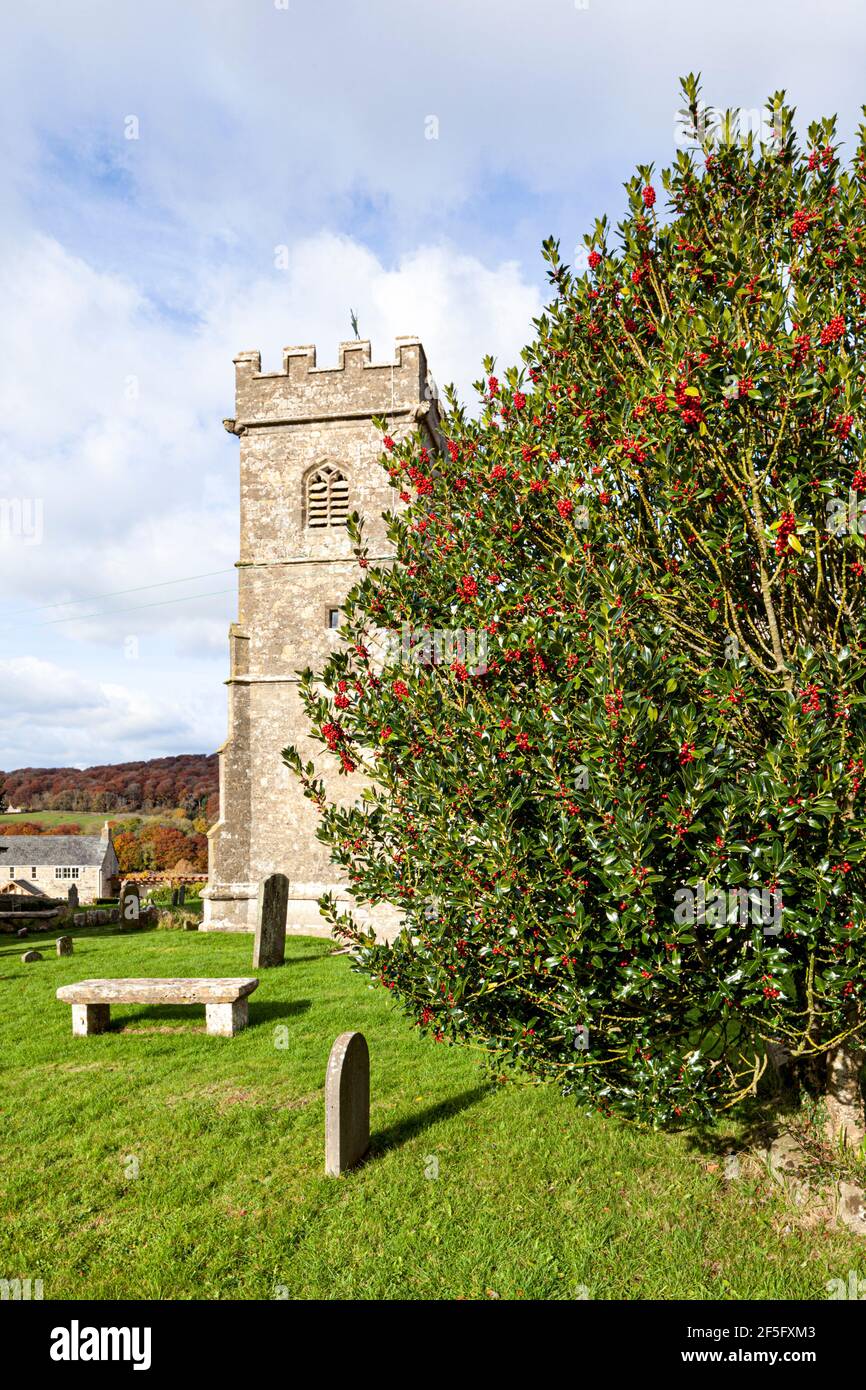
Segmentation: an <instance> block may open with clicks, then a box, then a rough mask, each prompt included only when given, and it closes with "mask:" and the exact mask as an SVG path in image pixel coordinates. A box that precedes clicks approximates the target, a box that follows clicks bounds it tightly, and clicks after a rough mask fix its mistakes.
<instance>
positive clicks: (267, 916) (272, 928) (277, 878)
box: [253, 874, 289, 970]
mask: <svg viewBox="0 0 866 1390" xmlns="http://www.w3.org/2000/svg"><path fill="white" fill-rule="evenodd" d="M288 910H289V880H288V879H287V878H286V876H285V874H271V875H270V876H269V877H268V878H266V879H263V880H262V882H261V883H260V884H259V902H258V910H257V912H256V941H255V946H254V947H253V969H254V970H258V969H265V968H266V967H267V966H269V965H282V963H283V961H284V960H285V956H286V913H287V912H288Z"/></svg>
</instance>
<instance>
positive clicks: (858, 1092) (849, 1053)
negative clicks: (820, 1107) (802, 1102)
mask: <svg viewBox="0 0 866 1390" xmlns="http://www.w3.org/2000/svg"><path fill="white" fill-rule="evenodd" d="M863 1060H864V1054H863V1051H862V1049H861V1048H859V1047H856V1046H854V1047H852V1046H850V1045H848V1046H842V1047H837V1048H836V1049H835V1050H834V1051H833V1052H830V1053H828V1055H827V1073H826V1082H825V1091H824V1102H825V1104H826V1107H827V1137H828V1138H829V1139H831V1140H832V1141H833V1142H834V1143H839V1142H841V1143H843V1144H850V1145H852V1146H853V1147H855V1148H856V1147H857V1146H858V1145H859V1144H861V1143H862V1142H863V1140H864V1138H866V1115H864V1107H863V1089H862V1086H861V1074H862V1071H863Z"/></svg>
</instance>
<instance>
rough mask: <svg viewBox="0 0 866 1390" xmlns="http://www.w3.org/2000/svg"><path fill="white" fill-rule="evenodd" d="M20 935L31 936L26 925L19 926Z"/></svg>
mask: <svg viewBox="0 0 866 1390" xmlns="http://www.w3.org/2000/svg"><path fill="white" fill-rule="evenodd" d="M18 935H19V936H29V932H28V930H27V928H26V927H19V928H18Z"/></svg>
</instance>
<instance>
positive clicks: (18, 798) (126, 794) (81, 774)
mask: <svg viewBox="0 0 866 1390" xmlns="http://www.w3.org/2000/svg"><path fill="white" fill-rule="evenodd" d="M218 791H219V771H218V760H217V755H216V753H207V754H205V753H183V754H180V755H179V756H177V757H174V758H151V759H149V760H148V761H146V762H137V763H113V764H112V763H109V764H107V765H106V766H104V767H87V768H84V769H83V770H81V769H79V768H77V767H22V768H18V769H17V770H16V771H14V772H0V811H3V810H5V809H6V808H7V807H9V806H14V807H16V808H17V809H19V810H22V811H97V812H118V811H123V812H127V811H141V812H143V813H144V814H145V815H147V814H149V813H152V812H154V811H170V810H174V809H180V810H182V811H183V812H184V814H185V815H186V816H188V817H190V818H191V819H194V818H195V817H197V816H205V817H206V818H208V819H211V820H213V819H215V816H216V798H217V794H218ZM208 801H211V803H212V804H211V806H210V808H209V807H208Z"/></svg>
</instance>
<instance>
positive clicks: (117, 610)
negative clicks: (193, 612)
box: [35, 570, 236, 627]
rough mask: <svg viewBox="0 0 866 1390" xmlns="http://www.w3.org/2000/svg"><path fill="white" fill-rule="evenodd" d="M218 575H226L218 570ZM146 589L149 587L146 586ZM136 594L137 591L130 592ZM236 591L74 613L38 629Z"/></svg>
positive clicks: (135, 611) (40, 625)
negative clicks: (98, 611)
mask: <svg viewBox="0 0 866 1390" xmlns="http://www.w3.org/2000/svg"><path fill="white" fill-rule="evenodd" d="M216 573H217V574H222V573H225V571H223V570H217V571H216ZM178 582H179V581H178ZM144 587H145V588H147V587H148V586H147V585H145V586H144ZM130 592H131V593H134V592H135V590H130ZM235 592H236V590H235V589H211V591H210V592H209V593H207V594H184V595H183V597H182V598H163V599H157V601H156V603H139V604H136V606H135V607H134V608H110V609H107V610H106V612H104V613H74V614H73V615H72V617H71V618H49V620H48V622H47V623H36V624H35V626H36V627H56V626H57V624H58V623H86V622H89V621H91V620H92V619H93V618H114V617H116V616H117V615H119V614H120V613H141V612H142V610H143V609H145V608H164V607H165V606H166V604H168V603H191V602H192V600H193V599H197V598H215V597H216V595H217V594H233V593H235Z"/></svg>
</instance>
